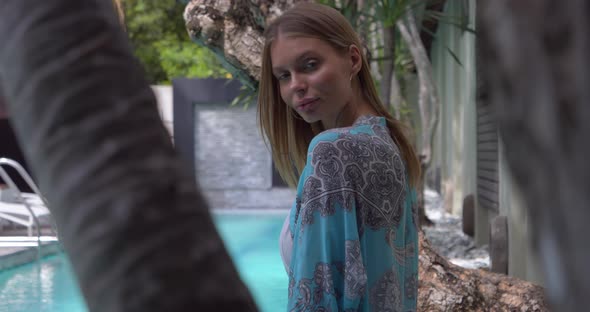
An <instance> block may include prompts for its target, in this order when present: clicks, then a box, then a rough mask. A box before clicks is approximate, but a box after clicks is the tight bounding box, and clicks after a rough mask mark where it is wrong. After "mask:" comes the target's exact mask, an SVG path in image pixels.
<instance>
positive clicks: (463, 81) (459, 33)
mask: <svg viewBox="0 0 590 312" xmlns="http://www.w3.org/2000/svg"><path fill="white" fill-rule="evenodd" d="M445 14H448V15H451V16H454V17H458V16H465V17H466V18H468V21H469V25H470V27H471V28H474V24H475V18H474V16H475V1H447V3H446V5H445ZM449 50H450V51H452V53H453V54H454V55H455V56H456V57H457V58H458V60H459V62H460V63H459V62H457V61H456V60H455V59H454V57H453V54H451V52H449ZM431 58H432V63H433V74H434V78H435V83H436V84H437V87H438V91H439V96H440V102H441V111H440V119H439V126H438V131H437V136H436V139H435V142H436V143H435V147H434V162H433V167H434V168H437V167H438V168H440V171H441V177H442V184H443V185H442V193H443V196H444V198H445V208H446V209H447V210H448V211H450V212H452V213H453V214H457V215H458V214H461V212H462V204H463V198H464V197H465V196H466V195H468V194H472V193H474V191H475V177H476V173H475V133H476V132H475V104H474V103H475V35H474V34H473V33H471V32H467V31H463V30H461V29H459V28H458V27H456V26H453V25H449V24H446V23H440V24H439V28H438V31H437V35H436V39H435V40H434V42H433V46H432V51H431Z"/></svg>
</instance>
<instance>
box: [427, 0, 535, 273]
mask: <svg viewBox="0 0 590 312" xmlns="http://www.w3.org/2000/svg"><path fill="white" fill-rule="evenodd" d="M475 5H476V1H447V3H446V5H445V14H447V15H449V16H453V17H459V16H462V15H467V16H468V17H467V18H468V20H469V25H470V27H471V28H475V26H474V25H475ZM475 40H476V36H475V35H474V34H472V33H470V32H464V31H462V30H461V29H459V28H457V27H455V26H452V25H448V24H440V25H439V29H438V31H437V37H436V39H435V41H434V43H433V47H432V51H431V57H432V63H433V74H434V77H435V82H436V84H437V86H438V88H439V89H438V90H439V95H440V99H441V112H440V123H439V129H438V133H437V137H436V140H435V142H436V144H435V147H434V148H435V149H434V151H435V157H434V163H433V166H435V167H439V168H440V170H441V175H442V183H443V186H442V192H443V196H444V198H445V206H446V208H447V209H448V211H450V212H452V213H453V214H456V215H460V214H461V212H462V204H463V199H464V198H465V196H467V195H469V194H473V195H474V196H475V195H477V187H476V186H477V181H476V179H477V170H476V161H477V145H476V142H477V137H476V135H477V128H476V121H477V115H476V101H475V99H476V94H475V92H476V81H477V80H476V79H477V77H476V60H475ZM448 50H451V51H452V52H453V53H454V54H455V55H456V56H457V58H458V59H459V61H460V62H461V64H458V63H457V61H456V60H454V58H453V57H452V56H451V54H450V53H449V51H448ZM500 141H501V140H500ZM498 180H499V190H498V196H499V209H498V211H497V212H494V211H491V210H488V209H484V208H482V207H481V206H479V205H478V203H477V201H476V208H475V220H474V221H475V241H476V243H477V244H478V245H485V244H489V235H490V222H491V220H492V219H493V218H494V217H496V216H498V215H503V216H507V220H508V221H507V222H508V224H507V225H508V274H509V275H511V276H515V277H518V278H521V279H526V280H529V281H533V282H537V283H539V284H542V283H543V278H542V276H541V274H540V271H539V269H538V263H537V261H536V259H537V258H536V256H535V254H534V252H533V250H532V249H531V247H529V246H530V244H529V240H530V237H529V233H530V220H529V218H528V217H527V214H526V210H525V205H524V203H523V202H522V197H521V195H520V193H519V191H518V189H517V188H516V186H515V185H514V184H513V183H512V179H511V176H510V172H509V169H508V165H507V163H506V160H505V158H504V157H503V153H502V144H501V142H500V143H499V177H498Z"/></svg>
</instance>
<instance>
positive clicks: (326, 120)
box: [258, 3, 420, 311]
mask: <svg viewBox="0 0 590 312" xmlns="http://www.w3.org/2000/svg"><path fill="white" fill-rule="evenodd" d="M265 39H266V42H265V46H264V51H263V59H262V74H261V81H260V93H259V103H258V105H259V106H258V107H259V119H260V125H261V128H262V131H263V133H264V135H265V136H266V138H267V139H268V141H269V144H270V146H271V148H272V154H273V157H274V160H275V162H276V165H277V168H278V170H279V172H280V174H281V176H282V177H283V178H284V179H285V180H286V181H287V183H289V184H290V185H291V186H294V187H295V186H297V198H296V202H295V204H294V205H293V207H292V209H291V212H290V214H289V216H288V218H287V220H285V224H284V226H283V231H282V233H281V237H280V245H281V256H282V257H283V261H284V263H285V268H286V270H287V274H288V275H289V294H288V298H289V299H288V301H289V303H288V310H289V311H413V310H415V309H416V300H417V286H418V235H417V229H418V227H417V224H416V222H417V219H416V211H415V207H414V202H415V200H414V199H415V192H414V188H413V185H415V183H417V180H418V177H419V170H420V166H419V162H418V160H417V158H416V155H415V153H414V151H413V149H412V146H411V144H410V142H409V140H408V138H406V137H405V136H404V135H403V133H402V126H401V125H400V123H399V122H398V121H396V120H395V119H394V118H393V117H392V116H391V114H390V113H388V111H387V110H386V108H385V107H384V106H383V105H382V103H381V101H380V100H379V97H378V94H377V91H376V88H375V84H374V82H373V80H372V78H371V73H370V70H369V64H368V63H367V59H366V57H365V55H364V53H363V51H362V50H361V43H360V40H359V38H358V35H357V34H356V33H355V31H354V29H353V28H352V26H351V25H350V24H349V23H348V21H347V20H346V19H345V18H344V17H343V16H342V15H341V14H340V13H339V12H338V11H336V10H335V9H332V8H330V7H327V6H323V5H319V4H311V3H303V4H299V5H297V6H295V7H294V8H292V9H290V10H288V11H287V12H285V13H284V14H283V15H281V16H280V17H279V18H277V19H276V20H275V21H274V22H273V23H272V24H271V25H270V26H269V27H268V28H267V30H266V32H265Z"/></svg>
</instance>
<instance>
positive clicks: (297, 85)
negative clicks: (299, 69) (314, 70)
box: [291, 75, 307, 93]
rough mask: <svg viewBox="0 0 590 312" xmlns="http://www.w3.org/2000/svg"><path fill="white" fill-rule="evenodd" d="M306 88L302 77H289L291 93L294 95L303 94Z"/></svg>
mask: <svg viewBox="0 0 590 312" xmlns="http://www.w3.org/2000/svg"><path fill="white" fill-rule="evenodd" d="M306 88H307V83H306V81H305V77H303V76H302V75H292V76H291V91H293V92H295V93H305V89H306Z"/></svg>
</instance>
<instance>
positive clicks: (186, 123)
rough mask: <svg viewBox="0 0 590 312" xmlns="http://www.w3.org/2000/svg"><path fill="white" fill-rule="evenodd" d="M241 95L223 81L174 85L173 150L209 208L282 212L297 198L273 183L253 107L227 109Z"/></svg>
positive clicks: (183, 81)
mask: <svg viewBox="0 0 590 312" xmlns="http://www.w3.org/2000/svg"><path fill="white" fill-rule="evenodd" d="M239 92H240V91H239V85H236V84H235V82H229V83H228V81H226V80H220V79H176V80H174V81H173V102H174V105H173V111H174V112H173V114H172V116H173V118H172V119H173V133H174V143H175V146H176V148H177V151H178V152H179V154H180V156H181V157H182V158H183V161H185V163H186V168H187V170H189V171H190V172H194V173H195V179H196V181H197V182H198V183H199V185H200V187H201V189H202V190H203V191H204V194H205V196H206V198H207V200H208V201H209V203H210V206H211V207H212V208H214V209H285V210H286V209H288V208H290V207H291V205H292V203H293V201H294V199H295V192H294V190H291V189H287V188H285V187H278V186H277V183H276V181H275V183H273V169H272V158H271V154H270V151H269V150H268V148H267V147H266V145H265V144H264V141H263V140H262V136H261V134H260V130H259V128H258V124H257V119H256V105H255V104H251V105H250V106H249V108H248V109H244V107H243V106H239V105H238V106H234V107H231V106H230V103H231V101H232V100H233V99H234V98H235V97H236V96H237V94H239ZM160 98H165V97H159V99H160Z"/></svg>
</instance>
